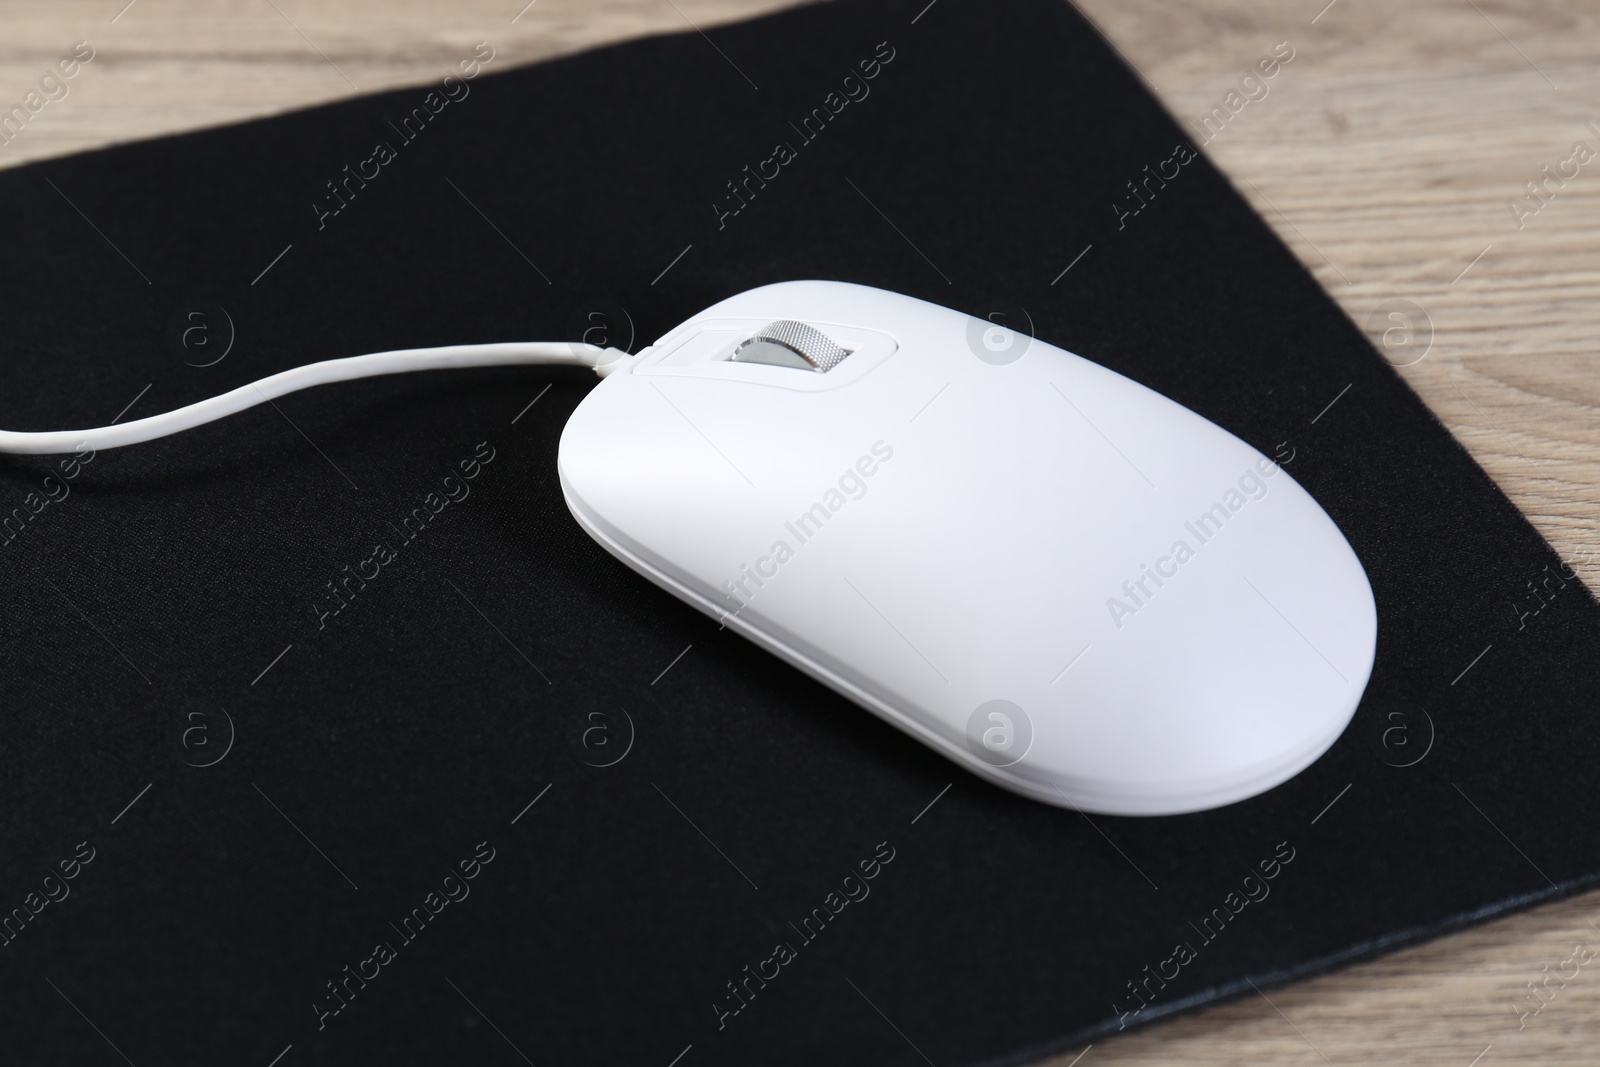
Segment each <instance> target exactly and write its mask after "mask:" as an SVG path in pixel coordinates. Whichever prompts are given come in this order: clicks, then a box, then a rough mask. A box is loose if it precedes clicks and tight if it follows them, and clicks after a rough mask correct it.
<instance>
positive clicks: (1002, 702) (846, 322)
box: [559, 281, 1377, 815]
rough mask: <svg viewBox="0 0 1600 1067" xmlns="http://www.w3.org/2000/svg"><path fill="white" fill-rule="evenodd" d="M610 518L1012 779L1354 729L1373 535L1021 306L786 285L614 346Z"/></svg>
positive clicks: (1177, 798) (1283, 749)
mask: <svg viewBox="0 0 1600 1067" xmlns="http://www.w3.org/2000/svg"><path fill="white" fill-rule="evenodd" d="M559 464H560V472H561V484H562V488H563V491H564V492H565V495H566V500H567V503H568V505H569V507H570V508H571V509H572V513H573V515H574V516H576V518H577V519H578V521H579V522H580V523H581V524H582V526H583V528H584V529H585V530H587V531H588V532H589V533H590V534H591V535H592V536H593V537H594V538H595V539H596V540H597V541H599V542H600V544H602V545H604V546H605V547H606V549H608V550H609V551H610V552H612V553H613V554H614V555H616V556H617V557H618V558H619V559H621V560H623V561H624V562H626V563H627V564H628V565H629V566H631V567H633V568H634V569H635V570H637V571H639V572H640V573H641V574H643V575H645V576H646V577H648V578H650V579H651V580H652V581H654V582H656V583H657V584H658V585H660V586H662V587H663V588H665V589H667V590H669V591H671V592H672V593H674V594H675V595H677V596H679V597H681V598H682V599H684V600H685V601H687V602H688V603H690V604H692V605H694V606H695V607H697V608H699V609H700V610H702V611H704V612H706V613H707V614H708V615H711V616H713V617H715V618H717V619H719V620H722V621H723V622H725V623H726V625H727V626H728V627H729V628H731V629H733V630H735V631H737V632H738V633H740V634H742V635H744V636H745V637H747V638H749V639H750V640H752V641H754V642H755V643H756V644H758V645H760V646H761V647H763V648H765V649H767V650H768V651H770V652H772V653H774V654H775V655H777V656H779V657H781V658H783V659H784V660H787V661H788V662H789V663H791V664H793V665H794V666H796V667H798V668H800V669H801V670H803V671H805V672H806V673H807V674H810V675H811V676H813V677H815V678H817V679H818V680H820V681H822V682H824V683H825V684H827V685H829V686H831V687H832V688H834V689H836V690H838V691H839V692H840V693H843V694H844V695H845V696H847V697H849V698H850V699H851V700H853V701H855V702H856V703H858V704H860V705H861V706H862V707H864V708H866V709H868V710H869V711H872V712H874V713H875V714H877V715H879V716H881V717H882V718H884V719H886V720H888V721H889V722H891V723H893V724H894V725H896V726H898V727H899V728H900V729H902V730H904V731H905V732H906V733H908V734H910V735H911V736H912V737H914V738H916V739H917V740H919V741H921V742H923V743H924V744H926V745H928V746H929V747H931V748H933V749H935V750H936V751H938V752H940V753H943V754H944V755H946V756H948V757H949V758H950V759H952V760H954V761H955V762H957V763H959V764H961V765H962V766H963V767H965V768H967V769H968V770H970V771H972V772H973V773H974V774H977V775H979V776H981V777H983V778H987V779H989V780H990V781H992V782H994V783H996V784H998V785H1001V786H1004V787H1005V788H1007V789H1010V790H1013V791H1015V792H1017V793H1020V794H1023V795H1025V796H1028V797H1032V798H1034V799H1037V800H1041V801H1044V802H1046V803H1050V804H1057V805H1063V806H1070V807H1076V808H1081V809H1083V810H1086V811H1091V812H1106V813H1114V814H1126V815H1158V814H1175V813H1180V812H1189V811H1197V810H1201V809H1205V808H1211V807H1216V806H1218V805H1222V804H1227V803H1231V802H1233V801H1237V800H1241V799H1244V798H1246V797H1250V796H1253V795H1255V794H1257V793H1260V792H1263V791H1264V790H1267V789H1269V788H1271V787H1273V786H1275V785H1277V784H1279V783H1281V782H1283V781H1284V780H1285V779H1287V778H1289V777H1291V776H1292V775H1294V774H1295V773H1297V772H1298V771H1300V770H1301V769H1302V768H1304V767H1305V766H1306V765H1307V764H1309V763H1311V761H1313V760H1315V759H1316V758H1317V757H1318V756H1319V755H1321V754H1322V753H1323V752H1324V751H1326V750H1327V748H1328V747H1329V746H1330V745H1332V744H1333V742H1334V740H1335V739H1336V738H1338V736H1339V735H1340V733H1341V732H1342V731H1343V730H1344V728H1345V725H1346V724H1347V723H1348V722H1349V721H1350V718H1351V716H1352V715H1353V714H1354V712H1355V708H1356V704H1357V702H1358V701H1359V700H1360V697H1361V693H1362V691H1363V689H1364V688H1365V687H1366V683H1367V679H1368V676H1369V674H1370V673H1371V670H1372V662H1373V655H1374V652H1375V646H1376V640H1377V615H1376V609H1375V605H1374V603H1373V598H1372V590H1371V588H1370V586H1369V585H1368V583H1367V577H1366V574H1365V572H1364V571H1363V570H1362V568H1361V564H1360V562H1359V561H1358V560H1357V559H1356V556H1355V553H1354V552H1353V551H1352V550H1351V548H1350V545H1349V544H1348V543H1347V542H1346V541H1345V539H1344V537H1343V535H1341V534H1340V532H1339V529H1338V528H1337V527H1336V526H1335V525H1334V523H1333V521H1332V520H1331V519H1329V518H1328V516H1327V514H1325V513H1324V512H1323V510H1322V509H1321V508H1320V507H1319V506H1318V505H1317V503H1316V501H1314V500H1313V499H1312V498H1311V497H1310V495H1309V494H1307V493H1306V492H1305V490H1303V489H1302V488H1300V486H1298V485H1297V484H1295V482H1294V480H1293V479H1291V478H1290V477H1289V475H1288V474H1287V473H1286V472H1285V471H1283V470H1281V469H1280V468H1279V467H1278V466H1277V465H1276V464H1275V463H1274V462H1273V460H1271V459H1269V458H1268V457H1266V456H1264V455H1262V454H1261V453H1260V452H1258V451H1256V450H1255V449H1254V448H1252V447H1250V446H1249V445H1247V444H1245V443H1244V442H1243V441H1241V440H1239V439H1238V438H1237V437H1234V436H1233V435H1232V434H1230V433H1228V432H1227V431H1225V430H1223V429H1221V428H1220V427H1218V426H1216V425H1214V424H1213V423H1211V422H1208V421H1207V420H1205V419H1203V418H1201V417H1200V416H1199V415H1196V414H1195V413H1193V412H1192V411H1189V410H1188V409H1187V408H1184V407H1183V406H1181V405H1179V404H1177V403H1175V402H1173V401H1171V400H1168V399H1167V398H1166V397H1163V396H1161V395H1160V394H1158V393H1155V392H1153V391H1151V390H1150V389H1147V388H1145V387H1144V386H1142V385H1139V384H1138V383H1136V382H1133V381H1130V380H1129V379H1127V378H1124V377H1122V376H1121V375H1119V374H1116V373H1114V372H1112V371H1109V370H1107V369H1105V368H1104V367H1101V366H1098V365H1096V364H1094V363H1092V362H1090V361H1088V360H1086V359H1083V358H1080V357H1079V356H1075V355H1073V354H1071V353H1069V352H1065V351H1063V350H1061V349H1059V348H1054V347H1052V346H1050V345H1048V344H1045V343H1044V342H1042V341H1039V340H1036V339H1032V338H1029V337H1027V336H1025V335H1022V334H1016V333H1012V332H1010V331H1008V330H1005V329H1004V328H1002V327H999V326H996V325H994V324H993V323H990V322H987V321H984V320H981V319H976V318H973V317H972V316H969V315H965V314H963V313H961V312H958V311H952V310H950V309H948V308H943V307H939V306H937V305H934V304H929V303H925V302H923V301H921V300H915V299H912V298H909V297H905V296H900V295H897V294H894V293H889V292H884V291H882V290H878V289H872V288H868V287H865V286H860V285H849V284H844V283H840V282H822V281H803V282H787V283H784V284H780V285H769V286H764V287H762V288H759V289H754V290H751V291H750V292H746V293H741V294H739V295H738V296H735V297H732V298H730V299H728V300H724V301H723V302H721V303H719V304H717V305H715V306H714V307H711V308H708V309H707V310H706V311H704V312H702V313H701V314H699V315H696V316H695V317H694V318H692V319H690V320H689V321H688V322H685V323H684V324H683V325H681V326H679V327H677V328H676V329H674V330H672V331H671V332H670V333H668V334H667V335H666V336H664V337H662V338H661V339H660V340H658V341H657V342H656V343H655V344H653V345H651V346H650V347H648V348H646V349H644V350H643V351H641V352H640V353H638V355H637V357H636V358H634V359H632V360H630V361H628V363H627V364H626V365H624V366H622V367H620V368H618V369H617V370H616V371H615V372H614V373H611V374H610V375H609V376H608V377H606V378H605V379H604V380H603V381H602V382H601V383H600V384H599V386H597V387H596V388H595V389H594V390H593V392H591V393H590V394H589V395H588V396H587V397H586V398H585V399H584V400H583V402H582V403H581V404H580V405H579V406H578V408H577V410H576V412H575V413H574V414H573V416H572V418H571V420H570V421H569V422H568V423H567V426H566V429H565V431H564V433H563V434H562V437H561V450H560V460H559Z"/></svg>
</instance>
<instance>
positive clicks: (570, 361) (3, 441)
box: [0, 341, 629, 456]
mask: <svg viewBox="0 0 1600 1067" xmlns="http://www.w3.org/2000/svg"><path fill="white" fill-rule="evenodd" d="M628 358H629V357H628V353H627V352H624V351H623V350H622V349H620V348H600V347H599V346H597V345H589V344H579V343H577V342H570V343H569V342H565V341H553V342H528V343H522V342H511V343H506V344H489V345H448V346H446V347H443V348H407V349H401V350H400V351H396V352H374V353H372V354H371V355H365V356H350V357H349V358H347V359H329V360H324V361H323V362H321V363H310V364H307V365H306V366H304V367H295V368H293V369H292V370H286V371H282V372H280V373H278V374H274V375H271V376H270V377H266V378H263V379H261V380H260V381H259V382H253V383H251V384H250V385H241V386H240V387H239V388H237V389H234V390H232V391H230V392H226V393H223V394H222V395H221V396H214V397H212V398H211V399H209V400H202V401H200V402H198V403H195V404H190V405H188V406H187V407H181V408H177V409H176V410H173V411H168V412H165V413H163V414H160V415H151V416H150V417H148V418H144V419H135V420H134V421H133V422H124V423H121V424H117V425H111V426H100V427H97V428H95V429H92V430H52V431H45V432H40V433H21V432H16V431H12V430H0V452H5V453H16V454H21V455H32V456H45V455H51V454H54V453H60V452H81V451H83V450H85V449H95V450H97V451H98V450H99V449H102V448H120V447H122V446H123V445H136V444H139V443H141V442H144V441H153V440H155V439H156V438H158V437H166V436H168V435H169V434H175V433H178V432H179V431H180V430H188V429H192V428H194V427H196V426H200V425H203V424H205V423H208V422H214V421H215V420H217V419H220V418H224V417H226V416H228V415H232V414H234V413H236V412H240V411H244V410H245V409H246V408H252V407H255V406H256V405H257V404H264V403H266V402H267V401H269V400H273V399H275V398H277V397H280V396H283V395H285V394H286V393H294V392H298V391H299V390H301V389H309V388H310V387H312V386H314V385H328V384H330V383H332V382H348V381H354V380H355V379H357V378H375V377H378V376H379V375H384V374H404V373H408V372H410V371H419V370H452V369H461V368H465V367H510V366H526V365H567V366H579V367H589V368H591V369H592V370H593V371H594V372H595V373H596V374H598V375H599V376H600V377H602V378H604V377H605V376H606V375H607V374H610V373H611V372H612V371H613V370H615V369H616V368H617V367H620V366H621V365H622V362H623V360H626V359H628Z"/></svg>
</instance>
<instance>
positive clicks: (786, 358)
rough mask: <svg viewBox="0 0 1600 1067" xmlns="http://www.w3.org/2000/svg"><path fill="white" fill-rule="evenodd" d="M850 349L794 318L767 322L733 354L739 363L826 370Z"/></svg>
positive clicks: (840, 359)
mask: <svg viewBox="0 0 1600 1067" xmlns="http://www.w3.org/2000/svg"><path fill="white" fill-rule="evenodd" d="M849 354H850V350H849V349H847V348H845V347H843V346H842V345H840V344H839V343H838V342H836V341H834V340H833V338H831V337H829V336H828V335H827V334H825V333H823V332H822V331H821V330H819V329H817V328H816V327H814V326H807V325H806V324H805V323H803V322H795V321H794V320H793V319H779V320H778V321H777V322H772V323H768V324H767V325H766V326H763V327H762V328H761V329H759V330H757V331H756V332H755V333H754V334H753V335H752V336H751V337H749V338H748V339H747V340H745V341H743V342H742V343H741V344H740V345H739V347H738V349H737V350H735V351H734V353H733V359H734V361H735V362H738V363H767V364H770V365H772V366H774V367H797V368H799V369H800V370H810V371H829V370H832V369H833V368H834V367H837V366H838V365H839V364H840V363H841V362H842V361H843V360H844V357H846V356H848V355H849Z"/></svg>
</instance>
